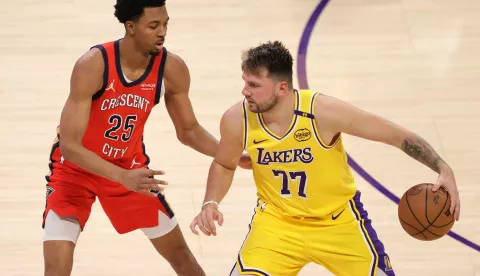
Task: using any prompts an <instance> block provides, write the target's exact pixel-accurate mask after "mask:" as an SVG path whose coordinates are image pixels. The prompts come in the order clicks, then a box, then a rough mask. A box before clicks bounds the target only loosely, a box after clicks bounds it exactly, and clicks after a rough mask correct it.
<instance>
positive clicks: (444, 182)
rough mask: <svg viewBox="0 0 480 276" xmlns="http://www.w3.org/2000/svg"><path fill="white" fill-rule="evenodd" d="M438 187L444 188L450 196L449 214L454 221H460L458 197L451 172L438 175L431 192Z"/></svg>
mask: <svg viewBox="0 0 480 276" xmlns="http://www.w3.org/2000/svg"><path fill="white" fill-rule="evenodd" d="M440 187H443V188H445V190H447V192H448V194H449V195H450V202H451V204H450V213H451V214H453V217H454V219H455V220H457V221H458V220H459V219H460V195H459V193H458V189H457V184H456V182H455V176H454V175H453V172H451V171H450V172H443V173H440V175H439V176H438V179H437V182H436V183H435V185H433V188H432V191H433V192H436V191H438V189H439V188H440Z"/></svg>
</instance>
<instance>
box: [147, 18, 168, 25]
mask: <svg viewBox="0 0 480 276" xmlns="http://www.w3.org/2000/svg"><path fill="white" fill-rule="evenodd" d="M168 20H170V17H167V20H165V22H168ZM151 23H156V24H160V23H161V22H160V20H153V21H150V22H148V24H151Z"/></svg>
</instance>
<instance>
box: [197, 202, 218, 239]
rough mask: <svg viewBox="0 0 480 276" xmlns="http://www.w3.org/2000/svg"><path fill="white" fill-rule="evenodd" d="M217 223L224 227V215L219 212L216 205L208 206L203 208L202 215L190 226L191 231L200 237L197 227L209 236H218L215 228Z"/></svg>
mask: <svg viewBox="0 0 480 276" xmlns="http://www.w3.org/2000/svg"><path fill="white" fill-rule="evenodd" d="M215 221H217V222H218V225H219V226H222V225H223V214H222V212H220V211H219V210H218V206H217V205H215V204H208V205H206V206H204V207H203V208H202V211H201V212H200V214H198V215H197V216H196V217H195V218H194V219H193V221H192V223H191V224H190V230H191V231H192V232H193V234H195V235H198V234H199V232H198V231H197V229H196V227H197V225H198V229H200V231H202V232H203V234H205V235H207V236H211V235H214V236H216V235H217V229H216V227H215Z"/></svg>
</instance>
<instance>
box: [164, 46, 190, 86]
mask: <svg viewBox="0 0 480 276" xmlns="http://www.w3.org/2000/svg"><path fill="white" fill-rule="evenodd" d="M163 77H164V79H165V89H166V90H167V92H169V93H181V92H188V90H189V88H190V72H189V70H188V66H187V64H186V63H185V61H184V60H183V59H182V58H181V57H180V56H179V55H177V54H174V53H172V52H170V51H167V58H166V60H165V71H164V74H163Z"/></svg>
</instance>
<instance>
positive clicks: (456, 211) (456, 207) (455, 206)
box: [450, 194, 460, 221]
mask: <svg viewBox="0 0 480 276" xmlns="http://www.w3.org/2000/svg"><path fill="white" fill-rule="evenodd" d="M451 202H452V204H451V206H450V213H452V214H453V217H454V219H455V220H456V221H458V220H459V219H460V198H459V196H458V194H457V195H455V196H452V199H451Z"/></svg>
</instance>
